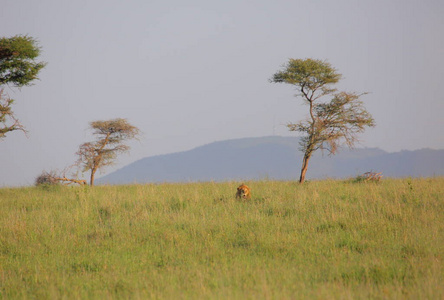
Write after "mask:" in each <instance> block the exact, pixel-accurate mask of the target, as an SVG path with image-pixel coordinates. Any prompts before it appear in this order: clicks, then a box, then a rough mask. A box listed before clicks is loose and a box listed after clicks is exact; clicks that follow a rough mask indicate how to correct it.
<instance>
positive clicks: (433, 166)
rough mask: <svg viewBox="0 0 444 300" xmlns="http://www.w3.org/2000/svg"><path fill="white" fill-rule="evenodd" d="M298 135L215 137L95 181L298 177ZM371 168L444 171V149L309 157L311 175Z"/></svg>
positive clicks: (391, 172) (399, 172) (395, 173)
mask: <svg viewBox="0 0 444 300" xmlns="http://www.w3.org/2000/svg"><path fill="white" fill-rule="evenodd" d="M298 147H299V143H298V138H296V137H281V136H268V137H257V138H242V139H233V140H226V141H220V142H214V143H210V144H207V145H203V146H200V147H197V148H194V149H192V150H189V151H183V152H177V153H171V154H165V155H157V156H151V157H146V158H143V159H140V160H138V161H136V162H134V163H131V164H129V165H127V166H125V167H123V168H121V169H119V170H117V171H115V172H112V173H110V174H108V175H106V176H103V177H101V178H99V179H98V180H97V183H99V184H129V183H149V182H190V181H212V180H214V181H226V180H250V179H264V178H269V179H276V180H296V179H298V178H299V172H300V169H301V162H302V153H301V152H300V151H299V150H298ZM368 171H377V172H382V173H383V175H384V176H385V177H406V176H412V177H428V176H442V175H444V150H432V149H421V150H415V151H401V152H395V153H388V152H386V151H383V150H381V149H379V148H364V149H354V150H349V149H341V151H340V152H339V153H338V154H336V155H334V156H327V155H322V153H321V151H318V152H316V153H315V154H314V156H313V157H312V159H311V160H310V163H309V166H308V171H307V179H322V178H346V177H354V176H357V175H359V174H362V173H364V172H368Z"/></svg>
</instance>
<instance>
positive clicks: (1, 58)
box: [0, 35, 46, 139]
mask: <svg viewBox="0 0 444 300" xmlns="http://www.w3.org/2000/svg"><path fill="white" fill-rule="evenodd" d="M39 54H40V48H39V47H38V45H37V42H36V40H34V39H33V38H31V37H28V36H21V35H17V36H14V37H11V38H0V86H2V85H12V86H13V87H22V86H27V85H31V84H32V81H34V80H35V79H37V78H38V77H37V75H38V73H39V71H40V70H41V69H42V68H43V67H44V66H45V65H46V63H44V62H37V61H36V58H37V57H38V56H39ZM13 102H14V100H12V99H10V98H9V97H8V96H7V95H5V93H4V91H3V89H1V90H0V139H1V138H3V137H5V135H6V133H8V132H11V131H15V130H21V131H23V132H26V130H25V128H24V127H23V126H22V125H21V124H20V122H19V121H18V119H17V118H16V117H15V116H14V113H13V111H12V104H13Z"/></svg>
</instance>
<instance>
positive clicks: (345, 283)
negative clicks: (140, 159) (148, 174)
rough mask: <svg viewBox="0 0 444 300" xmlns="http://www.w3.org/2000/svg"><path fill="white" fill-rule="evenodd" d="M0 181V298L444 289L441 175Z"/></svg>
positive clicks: (424, 292)
mask: <svg viewBox="0 0 444 300" xmlns="http://www.w3.org/2000/svg"><path fill="white" fill-rule="evenodd" d="M245 183H246V184H247V185H249V186H250V187H251V189H252V199H251V200H236V199H235V198H234V194H235V192H236V187H237V186H238V185H239V184H240V183H239V182H224V183H187V184H147V185H127V186H96V187H94V188H89V187H63V186H47V187H27V188H1V189H0V298H2V299H443V298H444V284H443V282H444V265H443V259H444V178H443V177H436V178H424V179H384V180H383V181H382V182H380V183H372V182H369V183H356V182H353V181H346V180H323V181H311V182H307V183H305V184H304V185H299V184H298V183H296V182H286V181H270V180H267V181H249V182H245Z"/></svg>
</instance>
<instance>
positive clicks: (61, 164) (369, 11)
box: [0, 0, 444, 186]
mask: <svg viewBox="0 0 444 300" xmlns="http://www.w3.org/2000/svg"><path fill="white" fill-rule="evenodd" d="M0 1H1V9H0V36H2V37H10V36H13V35H17V34H27V35H30V36H32V37H34V38H36V39H38V40H39V43H40V46H41V47H42V55H41V59H42V60H44V61H46V62H47V63H48V65H47V67H46V68H45V69H44V70H42V72H41V74H40V79H41V80H40V81H37V82H35V85H33V86H31V87H24V88H22V89H21V90H11V89H8V90H7V92H8V93H9V95H10V96H11V97H12V98H14V99H16V104H15V106H14V111H15V113H16V116H17V117H18V118H19V119H20V120H21V121H22V123H23V124H24V125H25V126H26V128H27V129H28V130H29V136H28V137H26V136H24V135H23V134H22V133H20V132H13V133H10V134H9V135H8V136H7V137H6V138H5V139H4V140H3V141H0V154H1V155H0V186H9V185H31V184H33V182H34V179H35V177H36V176H37V175H38V174H39V173H40V172H41V171H42V170H52V169H58V170H62V169H64V168H65V167H66V166H69V165H70V164H72V163H73V162H74V161H75V160H76V157H75V152H76V151H77V149H78V146H79V145H80V144H82V143H83V142H86V141H90V140H91V136H90V135H89V133H88V130H87V128H88V123H89V122H90V121H93V120H102V119H103V120H105V119H111V118H116V117H121V118H127V119H128V120H129V122H130V123H132V124H133V125H135V126H137V127H139V128H140V129H141V130H142V131H143V137H142V139H141V140H140V141H139V142H133V143H131V146H132V150H131V152H130V155H122V156H121V157H120V159H119V161H118V164H116V165H115V166H114V167H110V168H108V169H107V172H111V171H113V170H116V169H117V168H120V167H122V166H124V165H126V164H128V163H130V162H133V161H135V160H138V159H140V158H143V157H147V156H151V155H156V154H163V153H170V152H176V151H183V150H188V149H191V148H194V147H196V146H200V145H203V144H207V143H210V142H213V141H218V140H225V139H232V138H241V137H253V136H267V135H272V134H276V135H293V134H294V133H291V132H288V131H287V128H286V127H285V124H286V123H287V122H289V121H297V120H300V119H301V118H304V117H305V115H306V111H307V107H305V106H303V105H301V103H302V101H301V100H300V99H298V98H295V97H294V94H295V90H294V89H293V88H292V87H291V86H286V85H282V84H272V83H270V82H269V81H268V80H269V78H270V77H271V76H272V75H273V74H274V73H275V72H276V71H278V70H279V69H280V68H281V66H282V65H283V64H284V63H285V62H286V61H287V60H288V58H308V57H310V58H316V59H322V60H324V59H325V60H328V61H329V62H330V63H331V64H332V65H333V66H334V67H335V68H337V69H338V71H339V72H340V73H342V74H343V80H342V81H341V82H340V84H339V86H338V87H339V88H340V89H342V90H346V91H355V92H370V94H368V95H366V96H365V97H363V98H362V99H363V100H364V101H365V105H366V107H367V108H368V110H369V111H370V112H371V113H372V115H373V117H374V118H375V119H376V122H377V127H375V128H374V129H370V130H367V132H366V133H365V134H363V135H362V136H361V140H362V142H361V145H360V147H379V148H382V149H384V150H387V151H399V150H402V149H407V150H414V149H420V148H425V147H429V148H440V149H442V148H444V134H443V128H444V118H443V116H442V114H443V112H444V97H443V92H442V91H443V89H442V86H443V85H444V18H443V16H444V1H442V0H368V1H367V0H359V1H357V0H349V1H345V0H343V1H341V0H339V1H332V0H306V1H299V0H292V1H283V0H274V1H270V0H256V1H242V0H226V1H209V0H201V1H200V0H188V1H179V0H170V1H164V0H162V1H160V0H159V1H157V0H126V1H121V0H76V1H65V0H39V1H35V0H0ZM295 168H296V167H295ZM103 174H104V173H103ZM99 176H100V174H99Z"/></svg>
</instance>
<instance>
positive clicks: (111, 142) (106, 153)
mask: <svg viewBox="0 0 444 300" xmlns="http://www.w3.org/2000/svg"><path fill="white" fill-rule="evenodd" d="M90 128H91V129H92V130H93V134H94V135H96V136H97V140H96V141H94V142H87V143H84V144H82V145H80V147H79V150H78V151H77V153H76V154H77V155H78V156H79V159H78V163H79V164H80V165H82V166H83V171H84V172H86V171H91V176H90V185H91V186H93V185H94V177H95V173H96V171H97V170H98V169H101V168H103V167H105V166H108V165H111V164H113V163H114V161H115V159H116V158H117V154H120V153H124V152H127V151H129V149H130V147H129V146H128V145H126V144H125V142H126V141H127V140H130V139H133V138H137V136H138V135H139V129H138V128H137V127H135V126H132V125H131V124H129V123H128V121H127V120H125V119H112V120H108V121H94V122H91V123H90Z"/></svg>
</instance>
